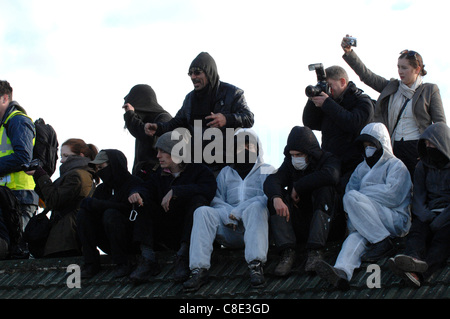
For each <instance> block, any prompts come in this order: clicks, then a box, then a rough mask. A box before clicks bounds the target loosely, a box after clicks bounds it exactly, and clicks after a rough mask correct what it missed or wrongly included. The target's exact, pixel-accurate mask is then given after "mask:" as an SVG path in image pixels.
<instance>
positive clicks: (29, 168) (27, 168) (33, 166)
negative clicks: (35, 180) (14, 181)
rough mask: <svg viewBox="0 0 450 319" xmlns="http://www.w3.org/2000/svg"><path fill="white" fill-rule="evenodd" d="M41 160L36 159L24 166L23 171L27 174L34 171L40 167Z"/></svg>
mask: <svg viewBox="0 0 450 319" xmlns="http://www.w3.org/2000/svg"><path fill="white" fill-rule="evenodd" d="M39 165H40V164H39V160H38V159H34V160H32V161H31V162H30V163H28V164H22V170H23V171H25V172H29V171H34V170H36V169H37V168H38V167H39Z"/></svg>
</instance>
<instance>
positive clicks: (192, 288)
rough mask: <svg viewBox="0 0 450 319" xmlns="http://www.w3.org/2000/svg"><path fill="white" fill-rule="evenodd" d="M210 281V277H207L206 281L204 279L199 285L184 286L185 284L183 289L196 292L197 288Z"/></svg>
mask: <svg viewBox="0 0 450 319" xmlns="http://www.w3.org/2000/svg"><path fill="white" fill-rule="evenodd" d="M208 282H209V279H206V280H205V281H203V282H202V283H200V284H199V285H197V286H195V287H184V285H183V291H184V292H195V291H197V290H199V289H200V288H201V287H202V286H203V285H206V284H207V283H208Z"/></svg>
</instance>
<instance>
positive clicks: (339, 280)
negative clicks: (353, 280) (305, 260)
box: [316, 260, 350, 290]
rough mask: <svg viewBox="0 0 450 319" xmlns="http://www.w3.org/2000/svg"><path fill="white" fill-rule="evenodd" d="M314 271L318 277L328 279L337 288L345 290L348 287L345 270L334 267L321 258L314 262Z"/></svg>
mask: <svg viewBox="0 0 450 319" xmlns="http://www.w3.org/2000/svg"><path fill="white" fill-rule="evenodd" d="M316 272H317V275H319V277H320V278H322V279H324V280H326V281H328V282H329V283H330V284H332V285H333V286H334V287H336V288H338V289H341V290H346V289H348V288H349V287H350V285H349V282H348V280H347V274H346V273H345V271H343V270H342V269H339V268H335V267H333V266H331V265H330V264H328V263H326V262H325V261H323V260H320V261H318V262H317V263H316Z"/></svg>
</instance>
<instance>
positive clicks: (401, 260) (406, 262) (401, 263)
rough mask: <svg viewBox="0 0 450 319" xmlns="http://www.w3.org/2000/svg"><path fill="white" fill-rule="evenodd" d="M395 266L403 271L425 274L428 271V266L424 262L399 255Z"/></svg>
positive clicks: (396, 257) (395, 260)
mask: <svg viewBox="0 0 450 319" xmlns="http://www.w3.org/2000/svg"><path fill="white" fill-rule="evenodd" d="M394 262H395V265H396V266H397V267H398V268H400V269H401V270H403V271H407V272H419V273H424V272H425V271H427V269H428V264H427V263H426V262H424V261H423V260H420V259H417V258H414V257H411V256H407V255H402V254H399V255H397V256H395V257H394Z"/></svg>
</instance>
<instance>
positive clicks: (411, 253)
mask: <svg viewBox="0 0 450 319" xmlns="http://www.w3.org/2000/svg"><path fill="white" fill-rule="evenodd" d="M418 153H419V155H420V161H419V163H418V165H417V167H416V170H415V176H414V181H415V183H414V193H413V201H412V215H413V221H412V226H411V229H410V231H409V234H408V236H407V241H406V248H405V251H404V252H403V254H399V255H396V256H395V257H394V258H391V259H389V266H390V267H391V269H392V270H393V271H394V273H396V274H398V275H400V276H401V277H403V278H405V279H406V281H407V282H408V283H412V284H414V285H415V286H419V287H420V285H421V283H422V282H423V281H425V280H429V279H431V276H432V274H433V273H435V272H436V270H438V269H439V268H440V267H442V266H443V265H445V263H446V260H447V258H448V257H449V255H450V128H449V127H448V126H447V125H446V124H445V123H436V124H432V125H431V126H429V127H428V128H427V129H426V130H425V132H424V133H423V134H422V136H421V137H420V139H419V142H418Z"/></svg>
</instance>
